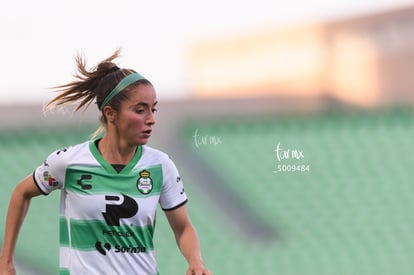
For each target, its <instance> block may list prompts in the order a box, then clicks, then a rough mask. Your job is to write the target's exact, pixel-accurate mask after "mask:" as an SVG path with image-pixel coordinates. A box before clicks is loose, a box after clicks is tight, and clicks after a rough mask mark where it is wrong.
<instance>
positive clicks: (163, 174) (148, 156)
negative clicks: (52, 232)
mask: <svg viewBox="0 0 414 275" xmlns="http://www.w3.org/2000/svg"><path fill="white" fill-rule="evenodd" d="M33 177H34V180H35V182H36V184H37V186H38V187H39V189H40V190H41V191H42V192H43V193H44V194H49V193H50V192H52V191H54V190H57V189H61V202H60V274H76V275H78V274H139V275H146V274H148V275H149V274H151V275H154V274H158V268H157V263H156V261H155V255H154V244H153V234H154V229H155V215H156V209H157V205H158V203H159V204H160V206H161V208H162V209H163V210H166V211H168V210H172V209H175V208H177V207H179V206H181V205H183V204H184V203H186V202H187V196H186V194H185V192H184V188H183V184H182V182H181V178H180V176H179V174H178V171H177V169H176V167H175V165H174V163H173V162H172V161H171V159H170V158H169V157H168V156H167V155H166V154H164V153H163V152H160V151H158V150H155V149H153V148H150V147H148V146H140V147H139V148H138V150H137V151H136V153H135V156H134V157H133V159H132V160H131V161H130V163H129V164H127V165H126V166H125V167H124V168H123V169H122V170H121V171H120V172H119V173H118V172H117V171H116V170H115V168H114V167H113V166H112V165H111V164H109V163H108V162H106V161H105V160H104V159H103V157H102V156H101V154H100V153H99V151H98V149H97V147H96V145H95V142H94V141H88V142H85V143H82V144H78V145H75V146H72V147H69V148H64V149H60V150H58V151H56V152H54V153H52V154H51V155H49V156H48V158H47V159H46V160H45V161H44V163H43V164H42V165H40V166H39V167H38V168H37V169H36V170H35V171H34V173H33Z"/></svg>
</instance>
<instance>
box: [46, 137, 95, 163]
mask: <svg viewBox="0 0 414 275" xmlns="http://www.w3.org/2000/svg"><path fill="white" fill-rule="evenodd" d="M88 151H89V141H87V142H83V143H79V144H75V145H70V146H66V147H61V148H59V149H57V150H55V151H53V152H52V153H51V154H50V155H49V159H54V160H60V161H65V160H71V159H74V158H76V157H77V156H78V155H79V154H84V153H85V152H88Z"/></svg>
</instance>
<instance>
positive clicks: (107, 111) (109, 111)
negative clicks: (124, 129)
mask: <svg viewBox="0 0 414 275" xmlns="http://www.w3.org/2000/svg"><path fill="white" fill-rule="evenodd" d="M103 113H104V116H105V117H106V121H108V122H114V121H115V115H116V112H115V110H114V109H113V108H112V107H111V106H105V107H104V109H103Z"/></svg>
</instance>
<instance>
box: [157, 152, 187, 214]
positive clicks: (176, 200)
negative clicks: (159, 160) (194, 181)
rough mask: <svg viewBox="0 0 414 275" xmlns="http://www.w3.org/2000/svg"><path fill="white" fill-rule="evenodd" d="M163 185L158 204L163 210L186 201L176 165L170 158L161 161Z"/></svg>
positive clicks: (170, 208) (174, 207) (176, 206)
mask: <svg viewBox="0 0 414 275" xmlns="http://www.w3.org/2000/svg"><path fill="white" fill-rule="evenodd" d="M162 169H163V186H162V190H161V196H160V206H161V208H162V209H163V210H164V211H168V210H173V209H176V208H178V207H180V206H181V205H183V204H185V203H186V202H187V195H186V193H185V192H184V186H183V183H182V181H181V177H180V175H179V173H178V170H177V167H176V166H175V164H174V163H173V161H172V160H171V159H170V158H168V157H167V158H166V161H165V162H164V163H163V166H162Z"/></svg>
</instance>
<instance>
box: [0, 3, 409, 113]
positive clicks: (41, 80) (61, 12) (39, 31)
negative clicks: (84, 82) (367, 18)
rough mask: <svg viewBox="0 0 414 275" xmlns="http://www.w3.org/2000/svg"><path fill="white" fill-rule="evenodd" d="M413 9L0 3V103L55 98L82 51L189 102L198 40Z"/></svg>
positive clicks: (91, 60)
mask: <svg viewBox="0 0 414 275" xmlns="http://www.w3.org/2000/svg"><path fill="white" fill-rule="evenodd" d="M410 4H414V0H364V1H361V0H335V1H332V0H289V1H286V0H283V1H279V0H254V1H253V0H239V1H236V0H210V1H191V0H175V1H161V0H152V1H137V0H135V1H132V0H118V1H107V0H100V1H98V0H70V1H66V0H65V1H52V0H37V1H29V0H25V1H21V0H14V1H5V0H1V3H0V37H1V43H0V47H1V52H2V60H1V61H2V65H1V66H0V83H1V85H0V105H1V104H13V103H28V102H36V103H44V102H45V101H47V100H48V99H50V98H52V96H53V93H52V92H51V90H49V89H48V87H51V86H55V85H59V84H63V83H66V82H68V81H71V80H72V77H71V76H72V74H73V73H74V72H75V64H74V56H75V55H76V53H77V52H78V51H81V52H84V53H85V55H86V56H87V58H88V66H90V67H92V66H94V65H96V63H97V62H98V61H100V60H102V59H104V58H106V57H107V56H109V55H110V54H111V53H112V52H113V51H114V50H115V49H116V48H118V47H122V48H123V52H122V57H121V58H120V59H119V63H120V64H119V65H120V66H121V67H129V68H133V69H135V70H137V71H139V72H140V73H142V74H143V75H144V76H146V77H147V78H148V79H150V80H151V81H152V82H153V83H154V85H155V87H156V89H157V91H158V96H159V98H168V99H173V98H174V99H175V98H178V99H179V98H184V97H187V96H188V95H189V94H190V91H189V90H188V79H187V74H188V71H189V69H190V68H189V64H188V58H189V55H188V54H189V51H190V50H191V47H192V46H193V45H194V44H195V43H200V42H203V41H210V40H217V39H222V38H225V37H229V36H230V37H231V36H233V35H240V34H251V33H254V32H255V31H262V30H274V29H277V28H282V27H283V26H287V25H290V24H303V23H306V22H313V21H323V20H330V19H337V18H341V17H348V16H352V15H358V14H365V13H369V12H371V11H381V10H386V9H389V8H393V7H401V6H405V5H410Z"/></svg>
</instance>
